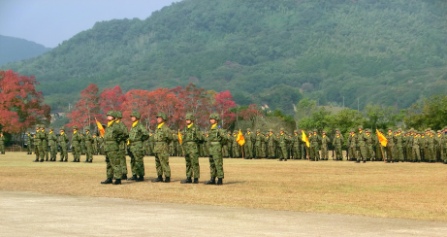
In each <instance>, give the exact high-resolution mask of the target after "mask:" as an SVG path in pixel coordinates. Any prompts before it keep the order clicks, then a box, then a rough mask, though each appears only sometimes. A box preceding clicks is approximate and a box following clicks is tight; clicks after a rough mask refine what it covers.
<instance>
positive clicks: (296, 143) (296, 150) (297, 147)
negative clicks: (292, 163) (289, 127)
mask: <svg viewBox="0 0 447 237" xmlns="http://www.w3.org/2000/svg"><path fill="white" fill-rule="evenodd" d="M292 157H293V159H294V160H298V159H301V134H300V133H299V132H298V130H294V131H293V137H292Z"/></svg>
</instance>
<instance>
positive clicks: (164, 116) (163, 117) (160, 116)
mask: <svg viewBox="0 0 447 237" xmlns="http://www.w3.org/2000/svg"><path fill="white" fill-rule="evenodd" d="M157 118H162V119H163V120H164V121H166V120H167V119H168V117H167V116H166V114H165V113H163V112H158V114H157Z"/></svg>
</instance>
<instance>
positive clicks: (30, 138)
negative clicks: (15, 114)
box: [26, 131, 33, 155]
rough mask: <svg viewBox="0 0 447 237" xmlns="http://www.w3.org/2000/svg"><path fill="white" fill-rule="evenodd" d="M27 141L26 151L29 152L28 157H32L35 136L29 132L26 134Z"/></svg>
mask: <svg viewBox="0 0 447 237" xmlns="http://www.w3.org/2000/svg"><path fill="white" fill-rule="evenodd" d="M26 139H27V140H28V141H27V144H28V145H27V146H26V150H27V153H26V154H27V155H31V154H33V136H32V135H31V133H30V132H29V131H28V132H26Z"/></svg>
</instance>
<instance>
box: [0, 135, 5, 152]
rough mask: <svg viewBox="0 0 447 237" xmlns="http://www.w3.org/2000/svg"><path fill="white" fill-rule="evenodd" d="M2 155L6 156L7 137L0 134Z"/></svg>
mask: <svg viewBox="0 0 447 237" xmlns="http://www.w3.org/2000/svg"><path fill="white" fill-rule="evenodd" d="M0 153H1V154H5V136H4V135H3V132H0Z"/></svg>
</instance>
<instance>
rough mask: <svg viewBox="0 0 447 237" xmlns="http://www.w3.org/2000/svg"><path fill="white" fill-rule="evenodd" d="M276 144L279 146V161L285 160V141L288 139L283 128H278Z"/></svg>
mask: <svg viewBox="0 0 447 237" xmlns="http://www.w3.org/2000/svg"><path fill="white" fill-rule="evenodd" d="M277 139H278V146H279V153H280V154H279V161H282V160H284V161H287V158H288V154H287V143H288V141H289V138H288V136H287V134H286V133H285V132H284V128H280V129H279V135H278V138H277Z"/></svg>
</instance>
